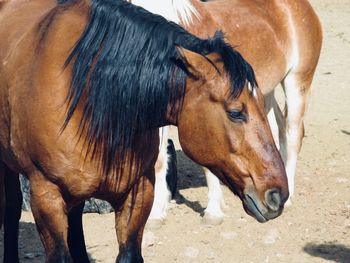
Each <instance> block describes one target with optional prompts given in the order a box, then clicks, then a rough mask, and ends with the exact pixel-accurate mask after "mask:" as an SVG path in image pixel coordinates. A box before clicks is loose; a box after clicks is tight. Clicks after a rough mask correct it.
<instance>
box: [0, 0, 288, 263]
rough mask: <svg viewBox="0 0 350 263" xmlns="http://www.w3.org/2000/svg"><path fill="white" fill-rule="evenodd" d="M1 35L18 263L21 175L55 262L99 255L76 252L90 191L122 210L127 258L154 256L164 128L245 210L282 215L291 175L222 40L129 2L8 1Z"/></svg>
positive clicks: (6, 170) (10, 225)
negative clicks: (150, 240) (151, 227)
mask: <svg viewBox="0 0 350 263" xmlns="http://www.w3.org/2000/svg"><path fill="white" fill-rule="evenodd" d="M0 39H2V41H1V42H0V62H1V63H0V153H1V168H2V169H1V173H0V174H1V177H2V178H3V179H4V185H2V186H4V187H5V197H6V207H5V217H4V228H5V231H4V232H5V234H4V236H5V237H4V239H5V241H4V242H5V244H6V245H5V247H6V248H5V250H6V251H5V254H4V261H5V262H12V263H13V262H18V255H17V234H18V221H19V217H20V204H21V198H20V197H21V194H20V190H19V182H18V181H19V179H18V174H19V173H22V174H24V175H25V176H26V177H27V178H28V179H29V181H30V185H31V208H32V212H33V215H34V219H35V222H36V225H37V228H38V231H39V233H40V237H41V240H42V242H43V244H44V248H45V252H46V262H50V263H52V262H72V260H74V261H76V262H84V260H85V261H88V258H86V255H85V258H80V254H79V253H78V252H76V251H75V247H73V246H72V240H76V237H71V236H70V234H68V232H70V231H71V230H73V229H74V226H75V225H79V223H81V222H79V220H71V217H70V218H69V219H68V213H69V212H71V213H74V212H75V209H74V207H75V206H77V205H78V204H80V203H81V202H82V201H83V200H85V199H87V198H89V197H96V198H100V199H104V200H107V201H108V202H110V203H111V205H112V206H113V208H114V210H115V225H116V234H117V239H118V243H119V254H118V257H117V262H143V259H142V254H141V241H142V233H143V229H144V226H145V223H146V220H147V217H148V215H149V213H150V210H151V207H152V202H153V189H154V181H155V175H154V166H155V162H156V159H157V156H158V152H159V141H160V140H159V132H158V129H159V127H162V126H164V125H170V124H172V125H176V126H177V127H178V132H179V138H180V142H181V145H182V148H183V150H184V152H185V153H186V154H187V155H188V156H189V157H190V158H192V159H193V160H194V161H196V162H197V163H199V164H201V165H203V166H205V167H208V168H209V169H210V170H211V171H212V172H213V173H214V174H215V175H217V176H218V177H219V178H220V179H221V180H222V181H223V182H224V183H225V184H226V185H227V186H228V187H229V188H230V189H231V191H232V192H233V193H234V194H236V195H238V197H239V198H240V199H241V200H242V203H243V207H244V209H245V210H246V212H247V213H248V214H250V215H251V216H253V217H254V218H256V219H257V220H258V221H260V222H266V221H268V220H270V219H273V218H275V217H277V216H279V215H280V214H281V212H282V210H283V206H284V203H285V201H286V200H287V199H288V194H289V193H288V184H287V177H286V174H285V169H284V166H283V161H282V158H281V156H280V154H279V152H278V150H277V148H276V146H275V144H274V141H273V137H272V133H271V130H270V128H269V125H268V121H267V118H266V115H265V113H264V106H263V97H262V94H261V92H260V89H259V88H258V87H257V85H256V81H255V77H254V72H253V70H252V68H251V67H250V65H249V64H248V63H247V62H246V61H245V60H244V59H243V57H242V56H241V55H240V54H239V53H238V52H237V51H235V50H234V49H233V48H232V47H231V46H230V45H229V44H227V43H226V42H225V41H224V40H223V37H222V34H221V33H220V32H217V33H216V34H215V36H214V37H212V38H209V39H200V38H198V37H195V36H194V35H192V34H190V33H188V32H187V31H185V30H184V29H183V28H181V27H180V26H178V25H176V24H175V23H172V22H168V21H167V20H166V19H164V18H163V17H161V16H157V15H154V14H151V13H149V12H147V11H146V10H144V9H143V8H140V7H137V6H135V5H132V4H130V3H127V2H124V1H121V0H91V1H90V0H76V1H70V0H67V1H63V0H61V1H59V2H56V1H54V0H31V1H27V0H12V1H9V2H5V3H3V4H2V5H1V9H0ZM193 134H196V136H193ZM208 138H211V139H210V140H208ZM78 208H79V207H78ZM78 210H79V209H78ZM78 212H79V211H78ZM74 218H76V217H74ZM78 219H79V218H78ZM68 221H69V224H70V225H69V231H68ZM78 230H81V229H78ZM69 245H71V246H69ZM73 245H74V244H73Z"/></svg>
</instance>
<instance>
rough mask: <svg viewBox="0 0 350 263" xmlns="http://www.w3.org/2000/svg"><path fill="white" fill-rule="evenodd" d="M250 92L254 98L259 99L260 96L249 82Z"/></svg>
mask: <svg viewBox="0 0 350 263" xmlns="http://www.w3.org/2000/svg"><path fill="white" fill-rule="evenodd" d="M248 90H249V92H250V93H251V94H252V95H253V97H254V98H256V99H257V98H258V94H257V93H256V88H255V87H253V86H252V85H251V84H250V83H249V82H248Z"/></svg>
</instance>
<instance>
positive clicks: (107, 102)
mask: <svg viewBox="0 0 350 263" xmlns="http://www.w3.org/2000/svg"><path fill="white" fill-rule="evenodd" d="M66 2H69V1H65V0H60V1H59V5H65V4H66ZM178 47H180V48H186V49H189V50H191V51H194V52H196V53H198V54H201V55H203V56H205V55H207V54H209V53H212V52H216V53H218V54H220V55H221V57H222V61H223V64H224V67H225V70H226V71H227V73H228V74H229V76H230V79H231V82H232V88H231V95H232V96H234V97H237V96H238V95H239V94H240V93H241V92H242V89H243V87H244V85H245V83H246V81H249V82H250V83H251V84H252V86H254V85H255V84H256V82H255V78H254V73H253V70H252V68H251V67H250V65H249V64H248V63H247V62H246V61H245V60H244V59H243V58H242V57H241V55H240V54H239V53H238V52H236V51H235V50H234V49H233V48H232V47H230V46H229V45H228V44H227V43H225V42H224V41H223V37H222V34H216V36H214V38H212V39H199V38H197V37H195V36H193V35H191V34H190V33H188V32H187V31H185V30H184V29H183V28H181V27H180V26H178V25H176V24H175V23H172V22H168V21H167V20H165V19H164V18H163V17H161V16H158V15H154V14H151V13H149V12H147V11H146V10H144V9H143V8H140V7H137V6H134V5H132V4H130V3H127V2H125V1H122V0H91V10H90V15H89V21H88V23H87V25H86V28H85V31H84V32H83V34H82V35H81V37H80V39H79V40H78V42H77V43H76V45H75V47H74V49H73V51H72V53H71V54H70V56H69V57H68V59H67V62H66V65H68V64H69V63H74V64H73V73H72V74H73V76H72V82H71V86H70V90H69V94H68V98H67V99H68V102H69V109H68V112H67V117H66V122H65V126H66V125H67V123H68V122H69V120H70V119H71V117H72V115H73V113H74V111H75V109H76V107H77V105H78V103H79V102H80V99H81V97H82V96H83V95H84V98H86V99H85V101H83V104H82V105H83V117H82V119H81V124H80V131H79V132H80V133H82V132H84V134H86V135H87V144H88V152H90V153H91V154H92V157H97V158H98V159H99V160H100V161H102V166H103V170H104V172H105V173H107V172H109V171H110V170H111V169H115V168H116V167H117V166H116V165H117V163H118V160H122V159H123V158H124V157H125V153H126V151H127V149H129V148H130V147H131V144H132V141H133V138H134V136H135V134H136V133H138V132H142V131H145V130H147V129H150V128H156V127H159V126H160V125H164V124H165V114H166V112H167V108H168V105H174V104H175V102H176V101H182V99H183V96H184V93H185V83H186V77H187V76H186V73H185V72H186V70H181V69H180V68H179V67H178V66H177V65H176V63H174V61H177V60H181V59H182V58H181V54H180V52H179V50H178ZM85 96H86V97H85ZM65 126H64V127H65Z"/></svg>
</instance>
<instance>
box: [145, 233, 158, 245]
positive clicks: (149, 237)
mask: <svg viewBox="0 0 350 263" xmlns="http://www.w3.org/2000/svg"><path fill="white" fill-rule="evenodd" d="M155 240H156V237H155V235H154V234H153V232H151V231H146V232H145V233H144V234H143V238H142V246H143V247H151V246H153V245H154V244H155Z"/></svg>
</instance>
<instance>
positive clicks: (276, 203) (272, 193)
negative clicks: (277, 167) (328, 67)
mask: <svg viewBox="0 0 350 263" xmlns="http://www.w3.org/2000/svg"><path fill="white" fill-rule="evenodd" d="M265 200H266V204H267V206H268V208H270V209H271V210H272V211H274V212H277V211H278V210H279V209H280V207H281V203H282V199H281V194H280V191H279V190H277V189H270V190H267V191H266V192H265Z"/></svg>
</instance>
